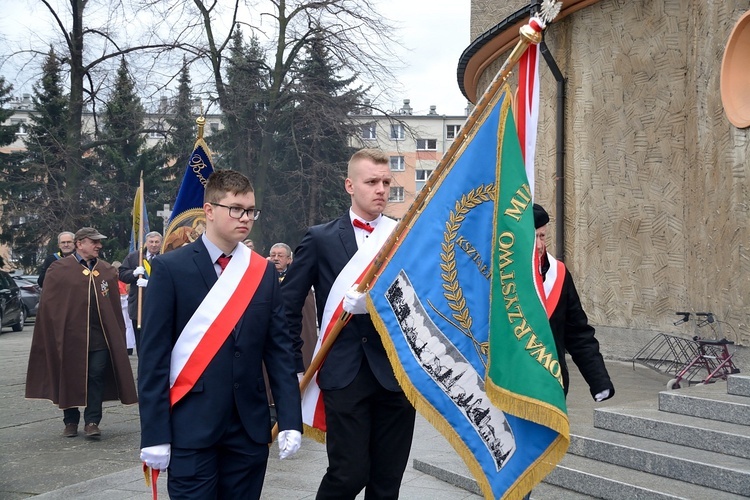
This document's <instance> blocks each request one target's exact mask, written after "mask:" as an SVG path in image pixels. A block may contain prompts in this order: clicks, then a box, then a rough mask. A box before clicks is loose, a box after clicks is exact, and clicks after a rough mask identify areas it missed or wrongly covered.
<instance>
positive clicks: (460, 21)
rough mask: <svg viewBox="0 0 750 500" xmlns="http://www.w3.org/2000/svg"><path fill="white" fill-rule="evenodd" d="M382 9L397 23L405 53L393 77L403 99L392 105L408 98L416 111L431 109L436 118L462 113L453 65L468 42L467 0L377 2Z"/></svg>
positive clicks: (462, 101) (459, 92)
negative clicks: (401, 66)
mask: <svg viewBox="0 0 750 500" xmlns="http://www.w3.org/2000/svg"><path fill="white" fill-rule="evenodd" d="M378 3H379V4H382V5H383V6H384V8H382V9H381V11H382V12H383V13H384V14H385V15H387V16H388V17H389V18H390V19H393V20H395V21H397V22H398V23H399V26H400V29H399V31H398V34H399V36H400V37H401V41H402V44H403V45H405V46H406V47H407V50H405V51H402V53H401V58H402V59H403V61H404V63H406V65H407V68H406V69H405V70H404V71H402V72H401V73H399V75H398V78H399V80H400V81H401V83H402V85H403V86H404V94H405V95H404V96H403V97H402V98H401V99H399V100H398V101H396V102H394V103H393V109H396V108H399V107H401V103H402V100H403V99H411V107H412V108H414V111H415V113H419V114H422V113H426V112H427V111H428V110H429V109H430V105H432V104H434V105H435V106H437V112H438V113H439V114H441V115H442V114H446V115H462V114H463V113H464V110H465V108H466V99H465V98H464V96H463V94H461V91H460V90H459V89H458V83H457V82H456V67H457V66H458V59H459V57H461V54H462V53H463V51H464V49H466V47H468V45H469V43H470V42H471V40H470V39H469V13H470V6H469V0H378Z"/></svg>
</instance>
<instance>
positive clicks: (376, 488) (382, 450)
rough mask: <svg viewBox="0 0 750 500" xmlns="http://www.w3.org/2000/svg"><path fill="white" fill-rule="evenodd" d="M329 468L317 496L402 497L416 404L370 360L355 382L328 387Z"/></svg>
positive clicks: (368, 499) (373, 499) (324, 499)
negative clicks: (385, 382) (381, 377)
mask: <svg viewBox="0 0 750 500" xmlns="http://www.w3.org/2000/svg"><path fill="white" fill-rule="evenodd" d="M323 402H324V404H325V413H326V426H327V434H326V450H327V452H328V470H327V472H326V474H325V476H323V480H322V481H321V483H320V487H319V488H318V494H317V496H316V499H317V500H329V499H341V500H344V499H354V498H355V497H356V496H357V494H359V492H360V491H362V488H365V499H366V500H381V499H382V500H385V499H397V498H398V492H399V489H400V488H401V479H402V478H403V475H404V469H406V465H407V463H408V460H409V451H410V450H411V440H412V436H413V435H414V419H415V416H416V412H415V410H414V407H413V406H412V405H411V403H409V400H408V399H406V396H405V395H404V393H403V392H393V391H388V390H386V389H384V388H383V387H382V386H381V385H380V383H379V382H378V381H377V379H376V378H375V376H374V375H373V373H372V371H371V370H370V366H369V364H368V363H367V360H366V359H365V360H363V362H362V366H361V367H360V370H359V373H358V374H357V376H356V377H355V378H354V380H353V381H352V383H351V384H349V385H348V386H347V387H345V388H343V389H338V390H335V391H323Z"/></svg>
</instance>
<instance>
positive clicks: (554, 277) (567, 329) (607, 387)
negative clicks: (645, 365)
mask: <svg viewBox="0 0 750 500" xmlns="http://www.w3.org/2000/svg"><path fill="white" fill-rule="evenodd" d="M548 222H549V215H548V214H547V211H546V210H544V208H542V206H541V205H537V204H536V203H534V227H535V228H536V250H537V252H538V253H539V257H540V269H539V272H540V273H541V275H542V279H543V280H544V293H545V295H546V297H547V301H546V307H547V311H548V316H549V317H550V318H549V322H550V327H551V328H552V334H553V336H554V337H555V345H556V346H557V353H558V357H559V361H560V367H561V368H562V377H563V387H564V389H565V394H566V395H567V394H568V384H569V382H570V376H569V375H568V366H567V364H566V362H565V352H566V351H567V352H568V353H569V354H570V356H571V357H572V358H573V362H574V363H575V364H576V366H578V369H579V370H580V371H581V375H583V378H584V379H585V380H586V382H587V383H588V384H589V389H590V391H591V396H592V397H593V398H594V399H595V400H596V401H604V400H605V399H609V398H611V397H612V396H614V395H615V387H614V385H612V381H611V380H610V378H609V373H607V367H606V366H605V365H604V358H603V357H602V355H601V353H600V352H599V342H598V341H597V340H596V337H594V333H595V331H594V328H593V327H592V326H591V325H589V320H588V318H587V317H586V313H585V312H583V307H581V299H580V298H579V297H578V292H577V291H576V287H575V284H573V277H572V276H571V275H570V272H569V271H568V270H567V268H566V267H565V266H564V265H563V263H562V262H560V261H558V260H557V259H555V258H554V257H553V256H552V255H550V254H549V253H548V252H547V244H546V237H547V223H548ZM550 310H551V311H552V314H551V315H549V311H550Z"/></svg>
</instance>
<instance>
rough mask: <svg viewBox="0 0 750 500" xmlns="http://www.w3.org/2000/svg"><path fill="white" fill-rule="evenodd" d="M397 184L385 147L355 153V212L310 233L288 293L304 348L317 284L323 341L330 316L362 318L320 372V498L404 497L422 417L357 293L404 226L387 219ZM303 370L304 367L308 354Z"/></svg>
mask: <svg viewBox="0 0 750 500" xmlns="http://www.w3.org/2000/svg"><path fill="white" fill-rule="evenodd" d="M390 184H391V172H390V168H389V158H388V156H387V155H386V154H385V153H383V152H382V151H380V150H377V149H362V150H359V151H357V152H355V153H354V155H352V157H351V159H350V160H349V165H348V173H347V179H346V181H345V189H346V191H347V193H349V195H350V197H351V208H350V209H349V210H348V211H347V212H346V213H345V214H343V215H342V216H341V217H339V218H337V219H334V220H333V221H330V222H328V223H326V224H322V225H319V226H314V227H311V228H310V229H309V230H308V231H307V234H305V236H304V237H303V239H302V241H301V243H300V244H299V246H298V247H297V249H296V250H295V251H294V260H293V262H292V264H291V266H290V267H289V270H288V271H287V274H286V277H285V278H284V282H283V283H282V287H281V288H282V291H283V292H284V300H285V303H286V306H287V316H288V318H289V324H290V327H291V328H292V334H293V335H294V337H295V341H296V342H297V346H298V347H299V346H300V345H301V344H302V341H301V338H300V337H301V330H302V322H303V313H302V311H303V309H304V306H305V302H306V300H307V295H308V292H309V291H310V289H311V288H314V293H315V301H316V305H317V313H318V322H319V324H320V328H321V335H323V336H325V332H326V331H327V329H328V326H327V325H329V324H330V322H329V321H328V317H329V314H328V313H327V311H331V310H338V305H339V304H343V306H342V307H343V308H344V310H346V311H347V312H350V313H353V316H352V318H351V320H350V321H349V322H348V323H347V325H346V326H345V327H344V328H343V330H341V333H340V334H339V336H338V337H337V339H336V341H335V342H334V343H333V346H332V348H331V350H330V352H329V353H328V355H327V357H326V359H325V361H324V363H323V365H322V367H321V368H320V371H319V373H318V374H317V383H318V385H319V387H320V390H321V391H322V400H323V403H324V406H325V426H326V451H327V454H328V470H327V471H326V474H325V475H324V477H323V479H322V481H321V483H320V486H319V488H318V493H317V497H316V498H317V499H318V500H321V499H333V498H336V499H354V498H355V497H356V496H357V494H358V493H359V492H360V491H361V490H362V489H363V488H364V489H365V491H366V492H365V497H366V498H379V499H391V498H392V499H396V498H398V494H399V489H400V486H401V479H402V477H403V474H404V470H405V468H406V465H407V462H408V457H409V451H410V449H411V442H412V436H413V433H414V422H415V416H416V412H415V410H414V407H413V406H412V405H411V403H410V402H409V400H408V399H407V398H406V395H405V394H404V392H403V391H402V390H401V387H400V386H399V384H398V382H397V381H396V376H395V374H394V372H393V368H392V366H391V364H390V362H389V360H388V357H387V355H386V351H385V348H384V346H383V343H382V341H381V339H380V336H379V335H378V332H377V331H376V330H375V326H374V325H373V322H372V320H371V318H370V316H369V314H366V312H367V311H366V308H365V306H364V294H358V293H357V292H356V291H354V290H353V289H352V287H353V285H355V281H356V279H357V278H358V277H359V276H360V274H361V272H362V271H363V270H364V268H365V267H366V265H367V264H369V261H371V260H372V258H371V257H369V255H370V253H368V252H371V251H373V249H374V250H375V251H376V250H377V249H378V248H380V246H382V242H383V241H385V238H387V236H388V234H390V232H391V231H392V230H393V228H394V227H395V225H396V223H395V221H393V220H392V219H389V218H387V217H384V216H383V215H382V213H383V210H384V209H385V207H386V203H387V201H388V194H389V190H390ZM360 252H362V253H364V254H367V255H368V258H369V260H368V259H364V261H365V262H362V266H361V268H358V267H357V266H356V265H355V264H354V263H359V262H360V259H359V255H362V254H360ZM357 254H359V255H357ZM372 256H373V257H374V254H372ZM355 268H356V269H355ZM335 319H336V318H335V317H334V318H333V321H335ZM300 350H301V349H300ZM298 369H299V370H300V371H301V370H302V369H303V367H302V359H301V354H298ZM309 392H310V391H309V389H308V391H307V392H306V398H307V394H308V393H309ZM305 423H308V421H307V419H306V420H305ZM316 428H317V427H316ZM321 430H322V429H321Z"/></svg>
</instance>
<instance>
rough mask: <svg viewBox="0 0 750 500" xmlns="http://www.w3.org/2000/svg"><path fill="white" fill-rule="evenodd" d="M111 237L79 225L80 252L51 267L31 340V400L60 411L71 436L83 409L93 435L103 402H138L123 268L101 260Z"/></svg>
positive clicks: (89, 433)
mask: <svg viewBox="0 0 750 500" xmlns="http://www.w3.org/2000/svg"><path fill="white" fill-rule="evenodd" d="M104 238H106V236H104V235H103V234H101V233H99V231H97V230H96V229H94V228H91V227H84V228H81V229H79V230H78V231H77V232H76V233H75V236H74V240H75V251H74V252H73V254H71V255H69V256H68V257H65V258H62V259H59V260H57V261H55V262H53V263H52V265H51V266H50V267H49V269H48V270H47V276H46V278H45V281H44V292H43V293H42V297H41V300H40V302H39V312H38V314H37V317H36V321H35V323H34V334H33V337H32V340H31V352H30V354H29V368H28V371H27V374H26V397H27V398H29V399H48V400H50V401H52V402H53V403H54V404H56V405H57V406H58V407H59V408H61V409H62V410H63V423H64V424H65V429H64V431H63V435H64V436H65V437H69V438H72V437H75V436H77V435H78V425H79V421H80V410H79V409H78V407H80V406H85V408H86V409H85V410H84V414H83V417H84V422H85V427H84V433H85V435H86V437H88V438H98V437H100V436H101V430H100V429H99V423H100V422H101V419H102V401H114V400H117V399H119V400H120V401H121V402H122V403H123V404H135V403H137V402H138V398H137V395H136V391H135V383H134V381H133V372H132V369H131V368H130V361H129V359H128V353H127V347H126V344H125V321H124V319H123V316H122V309H121V304H120V294H119V288H118V279H117V271H116V270H115V268H114V267H112V266H111V265H109V264H108V263H107V262H105V261H103V260H101V259H99V258H98V257H99V251H100V250H101V248H102V243H101V240H102V239H104Z"/></svg>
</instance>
